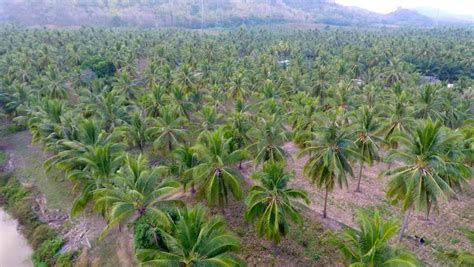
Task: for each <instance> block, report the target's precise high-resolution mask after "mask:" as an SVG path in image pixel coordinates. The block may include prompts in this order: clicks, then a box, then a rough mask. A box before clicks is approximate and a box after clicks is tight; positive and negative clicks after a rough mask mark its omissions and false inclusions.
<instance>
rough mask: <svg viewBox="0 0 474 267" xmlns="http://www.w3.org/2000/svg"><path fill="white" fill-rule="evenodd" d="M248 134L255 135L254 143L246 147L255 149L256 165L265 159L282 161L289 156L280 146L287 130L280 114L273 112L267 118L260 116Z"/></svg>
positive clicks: (285, 137)
mask: <svg viewBox="0 0 474 267" xmlns="http://www.w3.org/2000/svg"><path fill="white" fill-rule="evenodd" d="M249 135H251V136H255V140H256V141H255V143H254V144H252V145H250V146H249V148H248V149H249V150H255V162H256V163H257V165H259V164H261V163H264V162H266V161H280V162H283V161H285V160H286V158H287V157H289V154H288V153H287V152H286V151H285V149H283V147H282V145H283V141H285V140H286V139H287V132H286V129H285V128H284V127H283V120H282V118H281V116H278V115H275V114H274V115H272V116H269V117H268V118H260V120H259V121H258V123H257V125H255V126H254V128H253V129H252V130H250V133H249Z"/></svg>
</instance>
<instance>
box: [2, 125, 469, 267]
mask: <svg viewBox="0 0 474 267" xmlns="http://www.w3.org/2000/svg"><path fill="white" fill-rule="evenodd" d="M0 146H1V147H2V149H4V150H5V151H6V152H7V153H8V154H9V155H10V162H9V163H8V164H9V165H10V167H12V168H14V169H15V174H16V175H17V176H19V178H20V179H22V180H23V182H25V183H33V184H34V185H35V186H38V187H39V189H40V191H42V192H44V193H45V196H44V197H43V198H40V199H41V201H43V202H45V203H44V205H45V206H46V205H47V206H48V207H49V206H52V207H53V208H52V210H54V212H56V213H58V212H59V215H62V217H61V216H60V217H61V218H63V219H64V216H66V217H65V219H64V220H65V221H66V223H65V224H67V225H68V227H67V229H68V230H67V231H69V232H67V233H66V238H70V239H71V242H72V243H74V242H80V244H82V245H84V247H85V251H83V252H84V254H83V256H82V257H81V258H80V259H79V263H81V262H82V263H84V264H86V265H79V266H132V265H136V260H135V257H134V255H133V247H132V240H133V238H132V236H131V234H130V232H127V230H125V231H124V232H118V229H113V230H111V232H110V233H109V235H108V236H107V237H106V238H105V239H104V240H103V241H102V242H99V241H98V240H97V237H98V235H99V234H100V231H101V230H102V229H103V227H104V226H105V222H104V220H103V219H102V218H100V217H97V216H95V215H86V216H83V217H80V218H74V219H71V218H69V216H68V208H69V207H70V203H71V200H72V196H71V195H70V194H68V193H67V192H64V188H65V187H66V188H70V186H71V185H69V184H67V181H61V180H59V181H58V180H54V179H53V178H54V177H52V176H51V175H50V174H46V173H45V172H44V170H43V168H42V163H43V162H44V160H45V159H46V157H47V155H45V154H44V153H43V152H42V149H41V146H39V145H34V144H31V135H29V133H27V132H26V131H24V132H19V133H16V134H12V135H8V136H6V137H3V138H1V139H0ZM284 148H285V149H286V150H287V151H288V152H290V154H291V155H292V157H293V159H292V160H289V161H288V169H289V170H290V171H295V173H296V175H295V178H294V179H293V180H292V181H291V182H290V185H291V186H293V187H296V188H302V189H305V190H306V191H308V193H309V195H310V198H311V204H310V206H309V208H310V209H309V210H308V211H307V212H306V213H305V215H304V216H305V218H306V222H305V226H304V228H298V226H294V227H295V228H293V230H292V231H291V234H290V236H289V237H288V238H286V239H285V240H284V241H282V243H281V244H280V245H279V246H278V248H276V247H275V246H273V245H272V244H271V242H268V241H265V240H263V239H260V238H256V233H255V230H254V226H253V225H251V224H249V223H246V222H245V221H244V220H243V216H242V214H243V212H244V204H243V202H242V201H240V202H237V201H233V202H231V203H229V207H228V209H227V211H228V213H226V215H225V217H226V219H227V220H228V222H229V227H230V228H231V229H232V230H233V231H234V232H236V233H237V234H238V235H239V237H240V238H241V240H242V251H241V252H240V253H239V255H240V256H242V257H243V258H244V259H245V260H246V261H247V262H248V263H249V266H310V265H313V266H341V263H340V260H339V262H338V260H336V261H332V262H331V258H334V255H335V254H334V253H335V252H334V251H327V250H326V249H327V244H323V243H324V240H323V239H324V238H323V235H324V232H325V231H328V230H331V231H332V230H336V231H337V230H339V229H341V227H342V226H343V225H347V226H350V227H356V224H355V221H354V217H353V214H354V211H355V210H356V209H357V208H366V209H379V210H380V212H381V214H382V215H383V216H384V217H385V218H401V215H400V213H399V211H398V208H397V207H394V206H391V205H390V204H389V203H388V202H387V200H386V199H385V193H384V188H385V185H386V182H387V181H386V179H384V178H383V177H379V173H380V171H382V170H385V169H386V168H387V165H386V164H384V163H377V164H374V165H373V166H370V167H365V168H364V171H363V179H362V182H361V190H362V192H360V193H356V192H354V189H355V186H356V179H351V180H350V181H349V187H348V188H342V189H340V188H337V187H336V188H335V190H334V191H333V192H331V193H330V195H329V200H328V217H329V218H327V219H323V218H322V217H321V213H322V203H323V197H324V195H323V192H322V191H320V190H319V189H317V188H316V187H315V186H313V185H312V184H311V183H310V181H309V180H308V179H306V178H305V177H304V176H303V166H304V164H305V162H306V160H307V157H301V158H297V154H298V151H299V150H298V148H297V147H296V146H295V144H293V143H292V142H287V143H285V145H284ZM354 169H355V171H356V170H357V169H358V166H354ZM254 171H255V167H254V166H253V165H252V162H245V163H244V164H243V169H242V170H241V172H242V174H243V175H244V177H245V182H246V186H245V188H246V189H247V188H248V186H249V185H251V184H252V183H253V182H254V181H252V180H251V178H249V177H250V175H251V173H252V172H254ZM38 177H39V178H38ZM473 207H474V181H473V180H471V181H470V187H468V188H466V190H465V192H463V193H462V194H459V196H458V198H457V199H451V200H450V201H449V202H448V203H442V204H441V205H440V209H439V212H438V213H436V212H433V213H432V215H431V217H430V220H429V221H426V220H424V218H423V215H422V214H413V216H412V218H411V219H410V223H409V226H408V230H407V236H408V237H413V236H415V235H417V236H422V237H424V239H425V240H426V241H427V242H426V244H425V245H419V244H418V243H417V242H416V241H415V240H413V239H410V238H406V239H405V241H404V242H403V245H404V246H406V247H408V248H410V250H412V251H414V252H415V253H416V255H417V256H418V257H419V259H421V260H422V261H423V262H424V263H425V264H426V265H428V266H446V265H447V264H448V262H447V261H446V258H445V257H443V256H442V252H447V251H451V250H454V249H455V250H464V251H474V247H473V244H472V243H471V242H470V241H469V240H468V239H467V237H466V236H465V235H464V234H463V233H462V231H461V229H462V228H467V229H471V230H472V229H474V209H473ZM73 240H74V241H73ZM78 240H79V241H78ZM70 246H74V245H73V244H70ZM89 246H90V248H89ZM74 248H76V246H74ZM87 258H88V259H87ZM336 258H338V257H336Z"/></svg>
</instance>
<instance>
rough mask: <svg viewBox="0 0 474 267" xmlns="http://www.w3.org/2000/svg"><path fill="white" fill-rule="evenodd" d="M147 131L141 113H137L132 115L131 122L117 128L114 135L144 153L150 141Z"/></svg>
mask: <svg viewBox="0 0 474 267" xmlns="http://www.w3.org/2000/svg"><path fill="white" fill-rule="evenodd" d="M146 129H147V128H146V124H145V120H144V119H143V118H142V116H141V114H140V113H138V112H135V113H133V114H132V115H131V117H130V122H125V123H124V124H123V125H121V126H119V127H117V128H116V129H115V131H114V134H116V135H118V136H119V137H120V138H121V139H123V140H124V141H125V142H126V143H128V144H131V145H132V146H135V147H138V148H139V149H140V151H141V152H143V149H144V148H145V144H146V141H147V139H148V138H147V136H146V134H145V130H146Z"/></svg>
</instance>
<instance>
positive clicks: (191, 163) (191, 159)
mask: <svg viewBox="0 0 474 267" xmlns="http://www.w3.org/2000/svg"><path fill="white" fill-rule="evenodd" d="M173 157H174V158H175V159H176V160H177V162H176V164H175V172H176V174H177V176H178V177H179V179H180V181H181V183H182V184H183V188H184V190H186V186H187V185H188V184H189V183H191V193H193V194H194V193H195V187H194V186H195V181H194V176H193V170H194V167H196V166H197V165H198V164H199V159H198V155H197V153H196V151H194V149H193V148H192V147H190V146H187V145H181V146H179V147H177V148H176V149H175V150H174V151H173Z"/></svg>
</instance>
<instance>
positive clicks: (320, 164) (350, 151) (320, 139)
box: [300, 121, 356, 218]
mask: <svg viewBox="0 0 474 267" xmlns="http://www.w3.org/2000/svg"><path fill="white" fill-rule="evenodd" d="M326 124H327V125H325V126H323V127H321V128H320V130H319V131H318V132H315V133H313V140H311V141H308V145H307V146H306V148H305V149H303V150H302V151H301V153H300V156H302V155H305V154H310V157H309V159H308V161H307V162H306V164H305V165H304V173H305V175H306V176H307V177H308V178H309V179H311V181H312V182H313V183H315V184H316V186H317V187H318V188H323V189H324V190H325V196H324V209H323V217H324V218H326V215H327V214H326V210H327V200H328V194H329V192H330V191H332V190H333V189H334V186H335V185H336V184H338V185H339V187H341V188H342V187H343V186H346V187H347V174H349V175H351V176H354V173H353V171H352V166H351V163H350V158H351V157H353V156H354V155H356V152H355V151H354V143H353V142H352V141H351V140H350V139H349V137H348V133H347V131H345V130H344V129H342V127H341V126H339V125H338V124H337V123H336V122H334V121H331V122H326Z"/></svg>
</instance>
